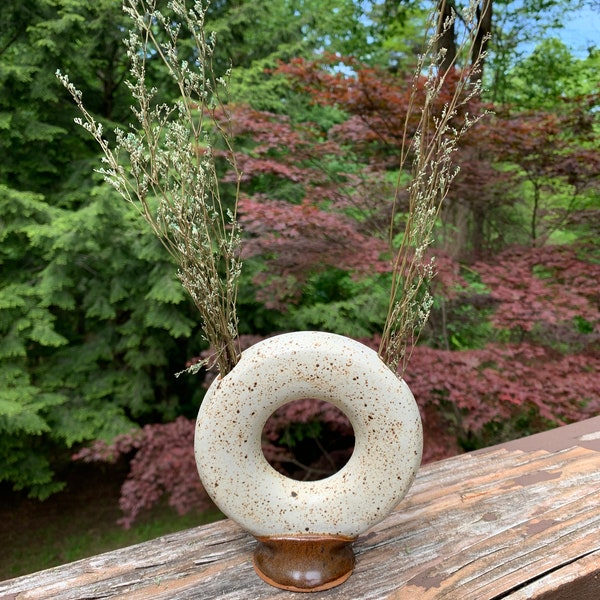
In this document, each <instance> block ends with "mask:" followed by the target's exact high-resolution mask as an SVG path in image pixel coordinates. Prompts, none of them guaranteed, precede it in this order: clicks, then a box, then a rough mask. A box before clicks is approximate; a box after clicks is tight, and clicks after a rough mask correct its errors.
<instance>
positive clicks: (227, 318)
mask: <svg viewBox="0 0 600 600" xmlns="http://www.w3.org/2000/svg"><path fill="white" fill-rule="evenodd" d="M168 8H169V10H170V11H172V13H173V14H174V20H173V21H171V20H170V19H168V18H167V17H165V16H164V15H163V14H162V13H161V12H160V11H159V10H157V9H156V0H125V1H124V6H123V10H124V11H125V12H126V13H127V14H128V15H129V17H130V18H131V20H132V23H133V26H132V28H131V31H130V32H129V37H128V39H127V40H126V42H125V44H126V46H127V55H128V58H129V60H130V74H131V80H130V81H129V82H128V83H127V85H128V87H129V89H130V91H131V94H132V96H133V99H134V100H135V103H136V105H135V106H133V107H132V112H133V114H134V116H135V118H136V121H137V123H136V125H135V126H131V128H130V130H128V131H126V132H125V131H122V130H119V129H117V130H116V131H115V136H116V143H115V145H114V148H113V147H111V145H109V143H108V141H107V140H106V139H105V138H104V137H103V130H102V125H101V124H100V123H98V122H97V121H96V120H95V119H94V117H93V116H92V115H91V114H90V113H89V111H88V110H87V109H86V108H85V106H84V104H83V101H82V94H81V92H80V91H79V90H77V89H76V88H75V86H74V85H73V84H72V83H70V81H69V79H68V77H67V76H66V75H63V74H61V73H60V72H57V76H58V77H59V78H60V80H61V81H62V83H63V85H65V87H66V88H67V89H68V90H69V91H70V92H71V95H72V96H73V98H74V100H75V102H76V104H77V106H78V107H79V110H80V111H81V113H82V116H83V118H82V119H76V122H77V123H78V124H80V125H81V126H83V127H84V128H85V129H86V130H87V131H89V132H90V133H91V134H92V136H93V137H94V138H95V139H96V141H97V142H98V144H99V145H100V147H101V149H102V151H103V154H104V157H103V162H104V163H105V165H106V166H105V167H104V168H102V169H100V170H99V172H100V173H102V174H103V175H104V177H105V179H106V180H107V181H108V182H109V183H110V184H112V185H113V186H114V188H115V189H116V190H117V191H118V192H119V194H120V195H121V196H122V197H123V198H124V199H125V200H126V201H127V202H128V203H130V204H132V205H133V206H134V207H135V208H136V209H137V210H138V212H139V213H140V214H141V215H142V217H143V218H144V219H145V220H146V221H147V222H148V224H149V225H150V227H151V229H152V231H153V232H154V233H155V235H156V236H157V237H158V238H159V239H160V241H161V242H162V243H163V245H164V246H165V247H166V249H167V250H168V251H169V253H170V254H171V256H172V257H173V258H174V259H175V260H176V262H177V264H178V266H179V271H178V276H179V278H180V280H181V282H182V284H183V286H184V287H185V289H186V290H187V291H188V292H189V294H190V296H191V297H192V299H193V301H194V304H195V305H196V307H197V308H198V310H199V312H200V315H201V318H202V328H203V331H204V334H205V337H206V339H207V341H208V343H209V344H210V346H211V347H213V348H215V349H216V355H215V357H214V363H216V364H217V367H218V369H219V372H220V374H221V375H222V376H224V375H226V374H227V373H228V372H229V371H230V370H231V369H232V368H233V367H234V366H235V364H236V363H237V361H238V358H239V353H240V352H239V348H238V345H237V338H238V331H237V316H236V307H235V304H236V298H237V283H238V279H239V275H240V270H241V262H240V260H239V248H240V244H241V239H240V230H239V226H238V223H237V221H236V209H237V199H238V195H239V180H240V176H241V174H240V173H239V170H238V169H237V166H236V162H235V156H234V152H233V149H232V146H231V139H232V137H233V136H232V134H231V131H230V129H229V124H230V121H229V115H228V113H227V110H226V93H227V84H228V76H229V73H227V74H226V75H225V77H224V78H220V77H217V76H216V74H215V72H214V69H213V66H212V56H213V51H214V47H215V38H214V36H213V37H210V38H207V37H206V35H205V30H204V16H205V13H206V8H207V6H206V4H205V3H203V2H201V1H196V2H195V3H194V4H193V6H192V7H191V8H188V7H187V6H186V0H172V1H171V2H169V3H168ZM182 28H183V30H184V31H185V33H186V36H190V38H191V40H192V41H193V45H194V49H193V51H192V52H190V53H189V56H186V57H184V58H182V57H181V54H182V52H181V49H180V46H181V45H180V43H179V34H180V31H181V30H182ZM150 60H152V61H156V60H159V61H161V62H162V63H163V64H164V65H165V66H166V67H167V72H168V74H169V76H170V78H171V81H172V82H173V83H174V84H175V86H176V89H177V90H178V94H179V99H178V100H177V101H175V102H173V103H170V104H168V103H161V102H159V101H158V100H157V96H158V90H157V89H156V88H152V87H148V84H147V76H146V71H147V66H148V62H149V61H150ZM217 109H219V110H220V111H221V113H222V114H224V115H225V119H223V118H218V117H217V115H216V110H217ZM215 139H216V140H217V141H218V142H219V143H220V144H222V145H223V146H224V148H225V152H224V153H225V155H226V157H227V160H228V161H229V163H230V164H231V166H232V167H233V169H234V170H235V172H236V173H237V175H238V187H237V189H236V193H235V198H234V200H233V201H230V202H229V204H230V206H229V207H227V206H226V202H225V201H224V199H223V198H222V197H221V190H220V187H219V182H218V178H217V172H216V166H215V152H214V148H213V140H215ZM205 362H209V360H207V361H205ZM210 362H213V360H210ZM202 364H204V363H201V364H200V365H194V368H195V370H197V369H199V367H200V366H202Z"/></svg>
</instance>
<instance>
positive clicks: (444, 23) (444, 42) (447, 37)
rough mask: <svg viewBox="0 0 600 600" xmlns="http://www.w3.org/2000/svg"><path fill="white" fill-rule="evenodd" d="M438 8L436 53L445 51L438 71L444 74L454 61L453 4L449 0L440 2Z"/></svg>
mask: <svg viewBox="0 0 600 600" xmlns="http://www.w3.org/2000/svg"><path fill="white" fill-rule="evenodd" d="M438 6H439V8H438V10H439V13H440V16H439V20H438V27H437V35H438V39H437V51H438V52H440V51H442V50H444V51H445V54H444V56H443V58H442V60H441V61H440V69H441V70H442V71H443V72H445V71H447V70H448V69H450V68H451V67H452V65H453V64H454V61H455V60H456V32H455V28H454V25H455V24H454V22H453V21H452V20H451V19H452V15H453V13H454V12H455V9H454V2H452V1H451V0H440V2H439V5H438Z"/></svg>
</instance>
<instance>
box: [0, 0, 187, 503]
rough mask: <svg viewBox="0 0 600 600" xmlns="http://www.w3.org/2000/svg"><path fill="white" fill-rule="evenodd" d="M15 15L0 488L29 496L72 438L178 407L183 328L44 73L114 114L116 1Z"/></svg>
mask: <svg viewBox="0 0 600 600" xmlns="http://www.w3.org/2000/svg"><path fill="white" fill-rule="evenodd" d="M27 6H28V10H26V11H24V13H23V12H22V5H21V3H9V5H8V6H5V12H6V15H7V21H6V22H7V27H6V28H3V31H2V38H1V42H0V48H1V49H2V52H1V53H0V81H1V83H2V94H1V96H0V123H1V125H2V135H1V136H0V151H1V152H2V155H3V160H2V163H1V164H0V215H1V216H0V439H1V442H0V480H8V481H10V482H12V483H13V484H14V485H15V487H17V488H26V489H28V490H29V492H30V493H31V494H32V495H34V496H38V497H44V496H45V495H47V494H48V493H51V492H52V491H54V490H56V489H57V488H58V487H60V484H59V483H56V482H53V475H52V473H53V470H54V468H55V467H56V466H60V464H61V463H63V462H64V460H68V456H69V452H68V449H69V448H70V447H72V446H73V445H74V444H76V443H79V442H82V441H85V440H90V439H95V438H98V437H102V438H110V437H112V436H114V435H115V434H117V433H122V432H124V431H127V430H129V429H130V428H131V427H132V426H134V425H135V424H136V423H139V422H144V421H156V420H163V419H172V418H174V417H175V416H176V415H177V414H179V413H180V412H181V411H184V412H185V410H186V409H185V403H186V402H187V401H188V400H183V401H182V400H180V397H182V398H186V397H188V398H189V401H190V402H192V398H193V396H194V392H193V391H192V390H191V389H186V384H185V382H175V381H174V377H173V373H175V372H177V371H179V370H181V368H182V367H183V366H184V365H185V362H186V360H187V357H188V356H189V354H190V353H191V351H188V350H187V349H186V348H187V346H186V345H185V344H184V345H180V344H178V340H180V339H182V338H184V339H190V338H192V339H193V337H194V336H195V328H196V324H195V321H194V320H193V318H192V315H193V312H192V310H191V307H190V304H189V302H188V300H187V298H186V297H185V295H184V293H183V290H182V289H181V287H180V285H179V283H178V282H177V281H176V278H175V272H174V268H173V265H172V264H171V263H170V261H168V260H167V257H166V256H165V254H164V252H163V251H162V249H161V248H160V246H159V244H158V243H157V242H156V241H155V239H154V237H153V236H152V235H150V233H149V232H146V231H144V230H142V229H141V228H140V227H139V224H138V222H137V220H136V219H135V218H134V215H132V214H131V212H130V210H129V209H126V208H125V207H123V206H121V204H120V202H119V201H118V200H117V199H116V198H115V194H114V193H113V191H112V190H111V189H110V188H107V187H105V186H104V185H102V186H99V185H97V183H96V182H95V180H94V178H93V177H92V168H93V166H94V165H98V164H99V162H98V158H97V157H96V155H95V152H96V150H95V148H93V147H92V146H91V145H90V144H89V143H88V142H87V140H85V139H84V138H83V136H81V134H80V133H79V132H77V130H76V128H75V127H74V126H73V123H72V119H73V116H74V115H75V110H74V108H73V107H72V105H71V103H70V102H69V101H68V99H67V96H66V94H65V93H64V91H63V90H62V89H61V86H60V84H59V82H57V81H56V78H55V77H54V73H53V71H54V70H55V69H56V67H58V66H59V65H60V66H64V65H65V64H66V65H67V66H68V67H70V68H72V69H73V71H74V72H75V74H76V76H77V77H78V78H79V79H80V80H81V81H82V82H83V83H84V87H85V89H86V90H87V91H88V93H89V96H90V97H91V98H93V99H94V108H95V110H96V111H97V113H98V115H99V116H100V117H102V118H103V119H105V120H113V119H116V118H121V117H119V114H122V113H123V111H122V109H123V107H127V106H128V100H127V96H126V94H125V93H124V91H125V90H124V89H123V88H124V86H123V85H122V80H123V69H124V68H125V67H126V61H125V59H124V53H123V48H122V44H121V42H120V38H121V37H122V32H123V27H122V23H123V22H124V19H123V18H122V16H121V12H120V7H119V6H115V3H114V2H95V1H94V2H91V1H90V2H72V1H69V0H64V1H61V2H49V1H44V0H40V1H38V2H31V3H28V4H27ZM184 389H185V393H182V390H184ZM182 405H183V406H182Z"/></svg>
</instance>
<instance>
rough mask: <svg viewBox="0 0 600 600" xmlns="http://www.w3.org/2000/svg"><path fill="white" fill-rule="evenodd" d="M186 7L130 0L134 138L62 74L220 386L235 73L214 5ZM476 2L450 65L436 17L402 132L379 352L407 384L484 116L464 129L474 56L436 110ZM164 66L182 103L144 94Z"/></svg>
mask: <svg viewBox="0 0 600 600" xmlns="http://www.w3.org/2000/svg"><path fill="white" fill-rule="evenodd" d="M188 4H189V3H188V2H186V0H172V1H170V2H169V3H168V9H169V11H170V12H171V14H172V15H173V17H172V18H167V17H166V16H165V15H164V14H163V13H162V12H161V11H160V10H158V9H157V2H156V0H125V2H124V10H125V12H126V13H127V14H128V15H129V16H130V18H131V21H132V28H131V31H130V32H129V37H128V39H127V40H126V45H127V53H128V58H129V60H130V63H131V66H130V74H131V80H130V81H129V82H128V86H129V89H130V90H131V94H132V97H133V99H134V101H135V105H134V106H133V107H132V112H133V115H134V117H135V120H136V123H135V125H132V126H131V127H130V128H129V130H128V131H123V130H119V129H117V130H116V131H115V132H114V135H115V142H114V144H112V145H111V144H110V143H109V142H108V140H107V139H106V138H105V137H104V135H105V134H104V131H103V128H102V125H101V124H100V123H98V122H97V121H96V120H95V119H94V117H93V116H92V115H91V114H90V112H89V111H88V110H87V109H86V107H85V105H84V103H83V98H82V94H81V92H80V91H79V90H78V89H77V88H76V87H75V85H74V84H73V83H71V82H70V80H69V78H68V76H67V75H65V74H62V73H60V71H59V72H57V76H58V77H59V79H60V80H61V82H62V83H63V85H64V86H65V87H66V88H67V89H68V90H69V92H70V93H71V95H72V97H73V99H74V100H75V103H76V104H77V106H78V107H79V109H80V111H81V114H82V117H81V118H80V119H78V120H77V123H78V124H80V125H81V126H83V127H84V128H85V129H86V130H87V131H88V132H89V133H90V134H91V135H92V136H93V137H94V139H95V140H96V141H97V142H98V144H99V145H100V147H101V149H102V151H103V154H104V157H103V160H104V163H105V166H104V167H103V168H102V169H100V172H101V173H102V174H103V175H104V177H105V179H106V180H107V181H108V182H109V183H110V184H111V185H113V186H114V188H115V189H116V190H117V191H118V192H119V194H120V195H121V196H122V197H123V198H124V199H125V200H126V201H127V202H128V203H130V204H132V205H133V206H135V207H136V209H137V210H138V212H139V213H140V215H141V216H142V217H143V218H144V220H145V221H146V222H147V223H148V224H149V225H150V227H151V228H152V230H153V231H154V233H155V234H156V236H157V237H158V239H160V241H161V242H162V243H163V245H164V246H165V247H166V249H167V250H168V251H169V253H170V254H171V255H172V256H173V257H174V259H175V260H176V262H177V264H178V267H179V270H178V274H179V278H180V280H181V282H182V284H183V286H184V287H185V289H186V290H187V291H188V292H189V294H190V296H191V298H192V299H193V301H194V303H195V305H196V307H197V308H198V311H199V313H200V315H201V319H202V329H203V331H204V334H205V337H206V340H207V342H208V344H209V346H210V347H211V348H212V349H213V350H214V355H213V356H211V357H210V358H207V359H205V360H203V361H202V362H199V363H195V364H194V365H193V367H191V368H192V370H194V371H197V370H199V369H200V367H202V366H206V365H207V364H216V366H217V368H218V371H219V374H220V375H221V376H224V375H226V374H227V373H228V372H229V371H230V370H231V369H232V368H233V367H234V366H235V364H236V363H237V361H238V359H239V355H240V348H239V344H238V329H237V324H238V321H237V315H236V298H237V289H238V282H239V276H240V270H241V267H242V265H241V260H240V247H241V244H242V236H241V230H240V226H239V223H238V221H237V219H236V213H237V201H238V197H239V180H240V177H241V173H240V172H239V171H238V168H237V165H236V159H235V154H234V151H233V147H232V141H231V140H232V137H233V136H232V133H231V130H230V125H231V123H230V120H229V116H228V111H227V104H228V96H227V89H228V73H225V74H224V75H223V76H218V75H217V74H216V73H215V70H214V68H213V63H212V57H213V54H214V48H215V43H216V40H215V37H214V36H207V34H206V31H205V27H204V20H205V15H206V11H207V8H208V4H207V3H204V2H202V1H196V2H195V3H193V5H192V6H188ZM477 4H478V3H477V2H474V1H471V2H470V7H469V9H468V10H466V11H465V13H464V19H465V21H466V27H465V31H466V32H467V33H466V34H465V39H464V41H463V42H462V44H461V46H460V48H459V50H458V51H457V53H456V56H454V57H453V58H452V61H451V63H450V64H448V61H447V60H445V59H446V57H445V52H444V50H438V42H439V40H440V39H441V38H442V37H443V36H444V34H445V33H446V32H447V31H448V29H449V28H450V27H452V25H453V22H454V18H455V17H454V15H453V14H451V15H450V16H448V17H446V18H445V19H444V17H443V15H442V16H440V17H436V16H435V13H432V16H431V18H430V22H429V24H428V25H429V27H428V31H429V32H431V31H433V34H430V35H428V37H427V43H426V46H425V50H424V52H423V54H422V55H421V56H420V57H419V60H418V64H417V68H416V70H415V76H414V81H413V86H412V93H411V100H410V109H409V111H408V113H407V115H406V121H405V131H406V129H407V128H408V124H409V122H410V121H411V120H413V119H414V115H415V114H417V115H418V125H417V128H416V131H413V132H412V135H411V136H410V141H407V140H408V139H409V136H408V134H407V135H405V138H404V142H403V144H402V148H401V153H400V159H399V162H400V171H401V172H402V170H403V168H404V166H405V165H406V163H407V161H411V163H412V178H411V181H410V183H409V184H408V187H407V191H408V196H409V210H408V215H407V218H406V219H405V222H404V224H403V227H404V229H403V231H397V226H396V219H395V212H396V203H397V199H398V197H399V193H400V190H401V189H402V185H401V181H400V179H399V180H398V183H397V186H396V194H395V197H394V199H393V200H392V202H393V210H392V218H391V221H390V227H389V236H388V245H389V249H390V252H391V256H392V262H393V280H392V286H391V290H390V299H389V310H388V314H387V318H386V321H385V324H384V325H383V333H382V338H381V344H380V347H379V354H380V356H381V358H382V359H383V360H384V362H385V363H386V364H387V365H388V366H389V367H390V368H391V369H392V370H393V371H394V372H399V373H400V374H402V373H404V371H405V369H406V366H407V363H408V360H409V359H410V354H411V351H412V348H413V347H414V345H415V343H416V341H417V339H418V336H419V332H420V330H421V329H422V327H423V325H424V324H425V323H426V321H427V319H428V317H429V313H430V310H431V306H432V302H433V300H432V297H431V295H430V293H429V284H430V282H431V280H432V278H433V277H434V275H435V261H434V259H432V258H431V255H430V254H429V253H428V249H429V248H430V247H431V244H432V242H433V230H434V227H435V225H436V222H437V219H438V216H439V213H440V209H441V207H442V204H443V202H444V199H445V198H446V196H447V194H448V190H449V187H450V185H451V183H452V181H453V179H454V177H455V176H456V173H457V169H456V168H455V166H454V165H453V154H454V152H455V151H456V149H457V145H458V142H459V140H460V139H461V137H462V136H463V135H464V134H465V133H466V132H467V131H468V130H469V129H470V128H471V127H472V126H473V125H474V124H475V123H476V122H477V121H478V120H479V119H480V118H481V117H482V115H481V114H480V115H469V114H466V113H464V112H463V114H462V115H461V118H460V119H457V115H458V113H459V110H460V108H461V107H464V106H465V105H467V104H468V103H469V101H470V100H471V99H472V98H473V97H475V96H477V95H478V94H479V93H480V92H481V82H480V80H479V78H478V72H479V65H480V61H481V60H482V59H483V55H482V54H481V55H479V56H476V57H471V61H470V64H471V67H470V69H466V68H465V69H462V70H461V74H460V77H459V79H458V81H457V82H454V93H453V95H452V98H451V100H450V101H449V102H446V103H445V105H444V108H443V110H442V111H441V112H440V111H439V110H436V106H437V105H438V104H439V96H440V94H441V92H442V90H443V88H444V86H445V85H446V83H447V77H448V74H449V72H450V69H449V67H451V66H454V61H456V60H457V57H464V56H469V53H470V52H472V51H473V50H472V49H473V48H474V47H475V42H476V36H477V27H476V22H477V19H476V16H475V15H476V8H477ZM182 36H187V37H186V39H188V38H189V39H191V40H192V42H193V47H194V56H195V59H194V60H193V62H189V61H188V60H187V59H185V58H182V54H183V53H182V52H181V51H180V48H181V43H180V42H181V39H182ZM479 43H481V41H480V42H479ZM188 55H189V54H188ZM188 55H186V56H188ZM157 56H158V57H159V58H160V60H161V62H162V63H163V66H164V67H165V68H166V71H167V73H168V75H169V78H170V82H171V84H174V85H175V88H176V89H177V90H178V95H179V98H178V100H177V101H175V102H172V103H165V102H162V100H161V99H160V93H159V90H157V89H156V88H154V87H149V86H148V84H147V61H148V60H149V59H150V58H151V57H152V58H155V57H157ZM442 65H444V68H442ZM423 82H424V83H423ZM217 111H218V113H217ZM217 145H218V146H219V148H220V152H219V153H220V155H221V156H223V155H224V156H226V158H227V160H228V162H229V164H230V165H231V167H232V168H233V170H234V172H235V173H236V175H237V178H238V187H237V192H236V196H235V198H234V199H233V201H230V202H226V201H225V200H224V199H223V198H222V196H221V192H220V185H219V179H218V174H217V169H216V166H215V147H216V146H217ZM397 240H400V241H399V243H398V242H397Z"/></svg>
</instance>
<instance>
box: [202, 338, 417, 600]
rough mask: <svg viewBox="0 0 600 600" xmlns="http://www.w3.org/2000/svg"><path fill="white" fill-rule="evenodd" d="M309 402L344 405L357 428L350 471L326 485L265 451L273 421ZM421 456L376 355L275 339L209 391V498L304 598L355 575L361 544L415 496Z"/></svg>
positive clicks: (267, 571)
mask: <svg viewBox="0 0 600 600" xmlns="http://www.w3.org/2000/svg"><path fill="white" fill-rule="evenodd" d="M302 398H316V399H319V400H324V401H326V402H329V403H331V404H333V405H335V406H337V407H338V408H339V409H340V410H341V411H342V412H343V413H344V414H345V415H346V416H347V417H348V419H349V420H350V423H351V424H352V427H353V428H354V435H355V447H354V452H353V454H352V456H351V457H350V460H349V461H348V462H347V463H346V465H344V467H343V468H342V469H341V470H340V471H338V472H337V473H335V474H334V475H331V476H330V477H327V478H326V479H321V480H319V481H296V480H293V479H290V478H288V477H285V476H284V475H282V474H280V473H278V472H277V471H276V470H275V469H274V468H273V467H271V465H269V463H268V462H267V460H266V458H265V457H264V455H263V452H262V448H261V434H262V431H263V427H264V425H265V423H266V422H267V419H268V418H269V417H270V416H271V415H272V414H273V412H274V411H275V410H276V409H278V408H279V407H281V406H283V405H284V404H287V403H288V402H292V401H294V400H298V399H302ZM422 447H423V434H422V427H421V419H420V416H419V410H418V408H417V405H416V402H415V400H414V398H413V395H412V393H411V392H410V390H409V388H408V386H407V385H406V383H405V382H404V381H403V380H402V379H400V378H398V377H397V376H396V375H395V374H394V373H393V372H392V371H391V370H390V369H389V368H388V367H387V366H386V365H385V364H384V363H383V361H382V360H381V359H380V358H379V356H378V355H377V353H376V352H374V351H373V350H372V349H370V348H368V347H367V346H364V345H363V344H361V343H359V342H356V341H354V340H352V339H350V338H346V337H344V336H340V335H335V334H331V333H323V332H316V331H303V332H295V333H289V334H283V335H279V336H275V337H272V338H268V339H266V340H263V341H262V342H259V343H257V344H255V345H254V346H252V347H250V348H249V349H248V350H246V351H244V352H243V353H242V356H241V358H240V361H239V362H238V364H237V365H236V366H235V368H234V369H233V370H232V371H231V372H230V373H228V374H227V375H226V376H225V377H223V378H217V379H216V380H215V381H214V382H213V384H212V385H211V387H210V388H209V390H208V392H207V394H206V396H205V398H204V400H203V402H202V405H201V407H200V412H199V414H198V419H197V423H196V435H195V456H196V464H197V466H198V472H199V474H200V478H201V480H202V483H203V485H204V487H205V488H206V491H207V492H208V494H209V495H210V497H211V498H212V499H213V501H214V502H215V504H216V505H217V506H218V507H219V508H220V509H221V510H222V512H223V513H225V514H226V515H227V516H228V517H230V518H231V519H233V520H234V521H236V522H237V523H239V524H240V525H241V526H242V527H244V528H245V529H246V530H247V531H248V532H250V533H251V534H252V535H253V536H254V537H255V538H256V539H257V540H258V545H257V547H256V549H255V552H254V568H255V570H256V572H257V573H258V575H259V576H260V577H262V578H263V579H264V580H265V581H267V582H268V583H269V584H271V585H274V586H276V587H279V588H283V589H286V590H293V591H301V592H308V591H320V590H326V589H329V588H331V587H334V586H336V585H339V584H340V583H343V582H344V581H345V580H346V579H347V578H348V577H349V576H350V575H351V573H352V570H353V568H354V552H353V549H352V543H353V542H354V540H355V539H356V538H357V537H358V535H359V534H361V533H363V532H364V531H366V530H367V529H369V528H370V527H371V526H373V525H375V524H376V523H378V522H379V521H381V520H382V519H383V518H385V517H386V516H387V515H388V514H389V513H390V512H391V510H392V509H393V508H394V507H395V506H396V505H397V504H398V503H399V502H400V500H401V499H402V498H403V497H404V495H405V494H406V492H407V491H408V489H409V488H410V486H411V484H412V482H413V480H414V477H415V475H416V473H417V470H418V468H419V465H420V463H421V454H422Z"/></svg>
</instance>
